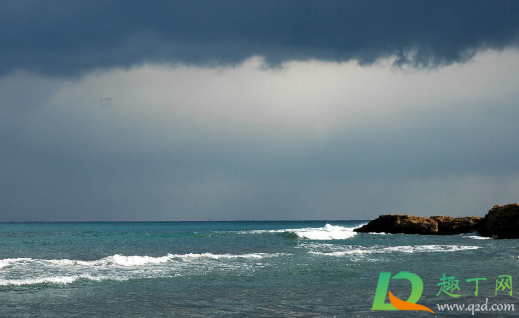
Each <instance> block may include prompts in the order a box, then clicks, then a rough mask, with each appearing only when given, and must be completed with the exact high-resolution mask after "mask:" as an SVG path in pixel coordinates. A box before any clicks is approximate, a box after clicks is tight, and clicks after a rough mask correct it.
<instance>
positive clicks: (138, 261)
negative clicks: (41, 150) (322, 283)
mask: <svg viewBox="0 0 519 318" xmlns="http://www.w3.org/2000/svg"><path fill="white" fill-rule="evenodd" d="M280 255H284V254H280V253H249V254H213V253H200V254H199V253H188V254H167V255H165V256H160V257H152V256H146V255H145V256H138V255H132V256H124V255H120V254H115V255H111V256H107V257H105V258H102V259H99V260H94V261H82V260H71V259H33V258H7V259H2V260H0V269H2V268H5V267H8V266H16V265H25V266H30V265H35V264H40V265H47V266H56V267H70V266H82V267H142V266H147V265H155V264H163V263H167V262H170V261H172V260H177V261H178V260H181V261H189V260H203V259H210V260H220V259H262V258H265V257H277V256H280Z"/></svg>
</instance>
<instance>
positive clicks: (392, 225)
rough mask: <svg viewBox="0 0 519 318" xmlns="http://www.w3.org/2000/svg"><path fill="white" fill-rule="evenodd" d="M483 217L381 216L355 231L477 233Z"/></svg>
mask: <svg viewBox="0 0 519 318" xmlns="http://www.w3.org/2000/svg"><path fill="white" fill-rule="evenodd" d="M482 219H483V218H481V217H461V218H454V217H451V216H432V217H430V218H426V217H422V216H412V215H408V214H404V215H401V214H390V215H381V216H379V217H378V218H377V219H375V220H373V221H371V222H369V223H368V224H366V225H364V226H362V227H360V228H358V229H355V230H354V231H355V232H361V233H368V232H378V233H381V232H382V233H393V234H396V233H403V234H426V235H431V234H435V235H452V234H460V233H470V232H474V231H476V226H477V225H478V223H479V222H480V221H481V220H482Z"/></svg>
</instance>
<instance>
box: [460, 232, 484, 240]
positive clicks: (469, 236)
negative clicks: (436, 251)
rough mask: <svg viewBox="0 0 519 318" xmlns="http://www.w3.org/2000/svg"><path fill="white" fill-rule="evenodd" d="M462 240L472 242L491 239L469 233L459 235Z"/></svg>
mask: <svg viewBox="0 0 519 318" xmlns="http://www.w3.org/2000/svg"><path fill="white" fill-rule="evenodd" d="M460 236H461V237H463V238H468V239H473V240H491V239H492V238H491V237H486V236H481V235H478V234H476V233H469V234H460Z"/></svg>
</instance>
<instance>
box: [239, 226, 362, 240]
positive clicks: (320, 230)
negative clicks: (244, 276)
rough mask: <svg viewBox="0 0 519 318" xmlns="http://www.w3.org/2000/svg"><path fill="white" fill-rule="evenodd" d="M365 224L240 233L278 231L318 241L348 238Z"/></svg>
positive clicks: (256, 231)
mask: <svg viewBox="0 0 519 318" xmlns="http://www.w3.org/2000/svg"><path fill="white" fill-rule="evenodd" d="M362 225H363V224H361V225H358V226H353V227H346V226H340V225H331V224H326V225H325V226H323V227H308V228H301V229H282V230H252V231H240V232H238V233H239V234H244V235H248V234H265V233H276V234H279V235H282V236H284V237H286V238H300V239H308V240H316V241H325V240H346V239H349V238H352V237H354V236H355V235H357V233H356V232H354V231H353V230H354V229H356V228H358V227H361V226H362Z"/></svg>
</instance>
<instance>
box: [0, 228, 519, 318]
mask: <svg viewBox="0 0 519 318" xmlns="http://www.w3.org/2000/svg"><path fill="white" fill-rule="evenodd" d="M364 223H365V222H361V221H301V222H158V223H153V222H150V223H2V224H0V243H1V245H0V317H334V316H335V317H434V316H437V317H450V316H456V317H458V316H471V315H472V313H471V312H467V311H450V312H447V311H440V310H438V309H437V304H456V303H458V304H466V305H469V304H471V303H472V304H483V303H485V301H486V300H487V299H488V304H489V307H490V305H491V304H515V305H516V306H518V308H515V309H516V310H518V311H519V300H518V299H517V296H518V295H519V291H518V294H516V293H515V290H513V287H514V285H512V292H513V293H512V296H510V294H509V290H508V289H506V290H505V289H504V288H501V289H500V290H498V292H497V295H496V291H495V289H496V279H498V276H499V275H509V276H511V277H512V278H513V279H515V277H517V279H519V271H518V264H519V259H518V256H519V247H518V246H517V243H516V241H514V240H489V239H482V238H481V237H478V236H476V235H454V236H418V235H397V234H395V235H384V234H364V233H362V234H361V233H359V234H356V233H354V232H353V228H355V227H357V226H359V225H361V224H364ZM383 271H385V272H391V273H392V274H393V275H395V274H397V273H398V272H400V271H409V272H412V273H414V274H416V275H418V276H419V277H421V279H422V281H423V286H424V289H423V294H422V296H421V298H420V301H419V304H422V305H424V306H427V307H429V308H431V309H433V310H434V311H435V314H431V313H427V312H417V311H413V312H404V311H372V310H370V309H371V306H372V304H373V298H374V295H375V290H376V288H377V282H378V278H379V274H380V272H383ZM444 273H445V274H446V275H447V276H454V277H455V280H459V282H458V287H459V290H454V292H455V293H456V294H459V295H461V296H460V297H458V298H453V297H451V296H449V295H447V294H446V293H442V292H440V294H439V295H438V296H437V294H438V292H439V291H440V288H441V286H440V285H438V283H440V278H441V277H442V276H443V274H444ZM470 278H486V279H487V280H486V281H483V280H480V281H479V283H478V292H479V295H478V296H477V297H476V296H475V295H474V291H475V283H474V282H466V279H470ZM517 284H519V281H518V283H517ZM410 286H411V284H410V282H409V281H407V280H396V279H393V280H391V282H390V290H391V292H392V293H393V294H395V296H397V297H400V298H402V299H404V300H405V299H407V297H408V296H409V294H410V289H411V287H410ZM517 286H519V285H517ZM475 315H476V316H477V315H479V316H481V317H487V316H490V317H504V316H510V317H512V316H516V314H515V312H512V311H508V312H503V311H501V312H475Z"/></svg>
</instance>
